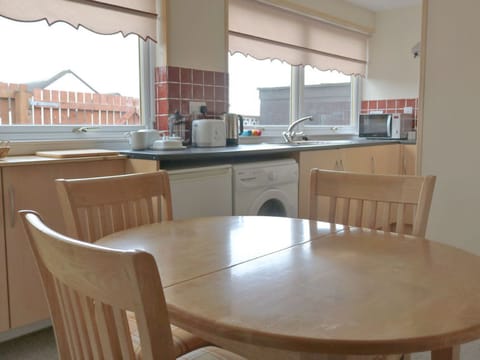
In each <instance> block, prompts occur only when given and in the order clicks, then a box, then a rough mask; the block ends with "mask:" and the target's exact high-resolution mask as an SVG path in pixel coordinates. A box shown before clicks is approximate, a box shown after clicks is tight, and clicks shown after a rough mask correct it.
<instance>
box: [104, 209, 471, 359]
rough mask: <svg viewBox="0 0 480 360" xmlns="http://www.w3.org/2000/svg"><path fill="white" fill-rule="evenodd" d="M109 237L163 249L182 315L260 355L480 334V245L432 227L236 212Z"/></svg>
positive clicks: (414, 347) (450, 353)
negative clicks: (422, 230) (444, 239)
mask: <svg viewBox="0 0 480 360" xmlns="http://www.w3.org/2000/svg"><path fill="white" fill-rule="evenodd" d="M98 243H99V244H102V245H105V246H110V247H115V248H121V249H143V250H146V251H148V252H150V253H152V254H153V255H154V257H155V259H156V262H157V264H158V268H159V272H160V276H161V278H162V282H163V286H164V290H165V295H166V300H167V304H168V308H169V313H170V317H171V321H172V323H174V324H176V325H178V326H180V327H183V328H185V329H187V330H189V331H191V332H193V333H195V334H198V335H200V336H203V337H204V338H206V339H207V340H209V341H211V342H213V343H215V344H218V345H219V346H223V347H225V348H227V349H231V350H232V351H235V352H237V353H240V354H242V355H244V356H246V357H247V358H249V359H282V358H288V359H323V358H327V357H323V355H319V354H325V353H327V354H333V355H331V356H332V358H333V359H340V358H344V357H343V355H347V354H357V355H365V354H396V353H412V352H420V351H431V352H432V359H433V360H437V359H441V360H446V359H456V358H458V348H459V347H458V346H459V345H460V344H462V343H465V342H469V341H472V340H475V339H478V338H480V277H479V274H480V257H479V256H476V255H473V254H470V253H467V252H465V251H462V250H459V249H457V248H454V247H450V246H447V245H443V244H440V243H437V242H434V241H429V240H426V239H423V238H415V237H411V236H402V235H397V234H386V233H383V232H380V231H372V230H366V229H360V228H349V227H346V228H345V227H342V226H340V225H334V224H328V223H323V222H316V221H309V220H300V219H290V218H277V217H261V216H244V217H243V216H232V217H211V218H197V219H191V220H180V221H171V222H165V223H161V224H153V225H148V226H142V227H138V228H135V229H130V230H127V231H122V232H118V233H114V234H111V235H109V236H107V237H105V238H103V239H101V240H100V241H98ZM353 358H355V357H353Z"/></svg>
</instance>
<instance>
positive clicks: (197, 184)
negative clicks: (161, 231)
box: [168, 165, 232, 220]
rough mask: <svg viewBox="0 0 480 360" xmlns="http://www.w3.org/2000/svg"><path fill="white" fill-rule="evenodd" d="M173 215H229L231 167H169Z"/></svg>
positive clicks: (230, 209)
mask: <svg viewBox="0 0 480 360" xmlns="http://www.w3.org/2000/svg"><path fill="white" fill-rule="evenodd" d="M168 174H169V177H170V188H171V192H172V203H173V218H174V219H175V220H177V219H188V218H192V217H203V216H227V215H232V166H231V165H220V166H208V167H199V168H190V169H182V170H169V171H168Z"/></svg>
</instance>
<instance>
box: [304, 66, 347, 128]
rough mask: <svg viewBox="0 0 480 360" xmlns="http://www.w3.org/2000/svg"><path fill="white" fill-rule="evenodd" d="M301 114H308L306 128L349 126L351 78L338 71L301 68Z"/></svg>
mask: <svg viewBox="0 0 480 360" xmlns="http://www.w3.org/2000/svg"><path fill="white" fill-rule="evenodd" d="M304 70H305V75H304V76H305V87H304V90H303V107H302V109H303V113H304V114H305V115H312V116H313V121H312V122H311V123H310V122H309V123H308V124H307V125H323V126H351V108H352V106H351V103H352V98H351V96H352V95H351V94H352V91H351V78H350V76H347V75H344V74H342V73H340V72H338V71H321V70H318V69H316V68H313V67H311V66H305V67H304Z"/></svg>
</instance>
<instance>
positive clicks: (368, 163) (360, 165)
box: [341, 146, 375, 174]
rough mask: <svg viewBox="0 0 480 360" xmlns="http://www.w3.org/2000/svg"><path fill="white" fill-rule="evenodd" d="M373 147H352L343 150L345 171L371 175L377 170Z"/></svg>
mask: <svg viewBox="0 0 480 360" xmlns="http://www.w3.org/2000/svg"><path fill="white" fill-rule="evenodd" d="M372 147H373V146H363V147H352V148H344V149H341V152H342V159H343V161H342V163H343V165H344V166H343V168H342V169H341V170H344V171H353V172H361V173H368V174H371V173H373V172H374V169H375V161H374V158H373V152H372Z"/></svg>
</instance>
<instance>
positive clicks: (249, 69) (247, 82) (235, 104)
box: [229, 53, 291, 126]
mask: <svg viewBox="0 0 480 360" xmlns="http://www.w3.org/2000/svg"><path fill="white" fill-rule="evenodd" d="M290 78H291V75H290V65H288V64H287V63H284V62H281V61H279V60H256V59H254V58H252V57H250V56H244V55H242V54H239V53H237V54H234V55H229V99H230V106H229V111H230V112H232V113H239V114H242V115H244V116H246V117H259V118H260V124H261V125H262V126H263V125H282V124H288V122H289V111H290V82H291V80H290Z"/></svg>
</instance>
